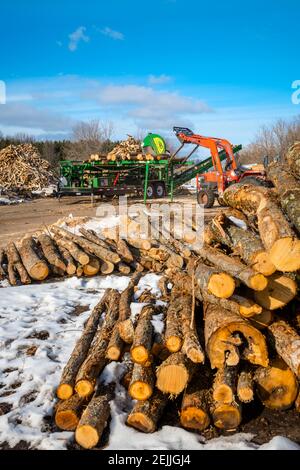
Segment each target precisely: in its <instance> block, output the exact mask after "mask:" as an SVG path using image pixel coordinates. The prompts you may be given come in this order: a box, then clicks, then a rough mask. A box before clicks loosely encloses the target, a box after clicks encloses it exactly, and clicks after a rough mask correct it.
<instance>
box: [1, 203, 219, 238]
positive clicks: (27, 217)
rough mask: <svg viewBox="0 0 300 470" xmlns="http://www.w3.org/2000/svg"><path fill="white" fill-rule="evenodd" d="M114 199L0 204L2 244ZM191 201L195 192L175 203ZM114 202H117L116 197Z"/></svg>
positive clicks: (92, 211)
mask: <svg viewBox="0 0 300 470" xmlns="http://www.w3.org/2000/svg"><path fill="white" fill-rule="evenodd" d="M111 202H112V201H111V200H110V201H109V200H107V201H102V200H100V201H95V203H94V205H92V204H91V200H90V198H89V197H78V198H77V197H66V198H63V199H61V201H60V202H59V201H58V200H57V199H55V198H45V199H35V200H32V201H29V202H24V203H22V204H18V205H11V206H0V247H2V246H5V245H6V244H7V242H8V241H10V240H17V239H18V238H20V237H22V236H23V235H25V234H26V233H28V234H30V233H33V232H35V231H36V230H38V229H40V228H41V227H43V226H47V225H49V224H52V223H54V222H56V221H57V220H58V219H61V218H63V217H67V216H68V215H70V214H72V215H73V216H74V217H76V216H77V217H78V216H88V217H94V216H96V210H97V207H98V206H99V204H108V203H110V204H111ZM128 202H129V204H133V203H142V202H143V201H142V199H135V198H132V199H130V200H128ZM157 202H158V200H153V201H152V202H151V201H150V202H148V203H147V206H148V207H150V206H151V204H153V203H156V204H157ZM159 202H160V203H166V202H169V199H167V198H165V199H160V200H159ZM184 202H189V203H193V204H196V196H195V195H187V196H178V197H176V198H174V203H184ZM113 203H115V204H116V205H117V203H118V202H117V200H114V201H113ZM218 210H219V207H218V206H217V205H216V206H215V207H213V208H212V209H207V210H206V211H205V216H206V217H208V218H210V217H212V216H213V215H214V214H215V213H216V212H217V211H218Z"/></svg>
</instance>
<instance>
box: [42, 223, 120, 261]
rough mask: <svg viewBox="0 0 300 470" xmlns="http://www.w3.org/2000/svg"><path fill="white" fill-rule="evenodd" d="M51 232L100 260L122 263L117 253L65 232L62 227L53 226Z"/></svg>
mask: <svg viewBox="0 0 300 470" xmlns="http://www.w3.org/2000/svg"><path fill="white" fill-rule="evenodd" d="M51 230H52V231H53V232H54V233H55V234H56V235H59V236H61V237H63V238H67V239H68V240H71V241H72V242H74V243H76V244H77V245H79V246H80V247H81V248H83V250H85V251H87V252H88V253H92V254H93V255H95V256H97V257H98V258H100V259H102V260H104V261H109V262H111V263H118V262H119V261H120V257H119V255H118V254H117V253H114V252H113V251H110V250H108V249H106V248H104V247H102V246H100V245H97V244H96V243H93V242H91V241H89V240H87V239H86V238H83V237H80V236H79V235H75V234H73V233H71V232H69V231H68V230H65V229H63V228H60V227H56V226H52V228H51Z"/></svg>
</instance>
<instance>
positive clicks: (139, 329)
mask: <svg viewBox="0 0 300 470" xmlns="http://www.w3.org/2000/svg"><path fill="white" fill-rule="evenodd" d="M154 313H155V310H154V307H153V306H152V305H146V306H145V307H143V309H142V311H141V313H140V316H139V320H138V323H137V326H136V329H135V333H134V340H133V343H132V347H131V350H130V354H131V357H132V360H133V362H137V363H138V364H145V363H146V362H147V361H148V360H149V357H150V354H151V348H152V343H153V325H152V323H151V320H152V315H153V314H154Z"/></svg>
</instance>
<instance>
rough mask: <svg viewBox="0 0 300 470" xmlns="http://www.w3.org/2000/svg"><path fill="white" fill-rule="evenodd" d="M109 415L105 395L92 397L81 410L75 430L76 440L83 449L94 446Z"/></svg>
mask: <svg viewBox="0 0 300 470" xmlns="http://www.w3.org/2000/svg"><path fill="white" fill-rule="evenodd" d="M109 417H110V406H109V402H108V398H107V396H105V395H103V396H99V397H94V398H92V400H91V401H90V403H89V405H88V406H87V408H86V409H85V411H84V412H83V415H82V416H81V419H80V421H79V424H78V426H77V429H76V432H75V439H76V442H77V443H78V444H79V445H80V446H81V447H83V448H84V449H92V448H93V447H95V446H96V445H97V444H98V442H99V440H100V439H101V436H102V434H103V431H104V429H105V427H106V424H107V421H108V419H109Z"/></svg>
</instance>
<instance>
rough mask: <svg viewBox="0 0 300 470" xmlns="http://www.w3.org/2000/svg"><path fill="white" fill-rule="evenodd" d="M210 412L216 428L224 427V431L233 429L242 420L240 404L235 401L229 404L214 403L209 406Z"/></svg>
mask: <svg viewBox="0 0 300 470" xmlns="http://www.w3.org/2000/svg"><path fill="white" fill-rule="evenodd" d="M211 414H212V419H213V422H214V425H215V426H216V428H219V429H224V430H225V431H234V430H235V429H237V428H238V426H239V425H240V424H241V421H242V410H241V406H240V404H239V403H237V402H232V403H230V404H226V403H215V404H214V405H213V406H212V407H211Z"/></svg>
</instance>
